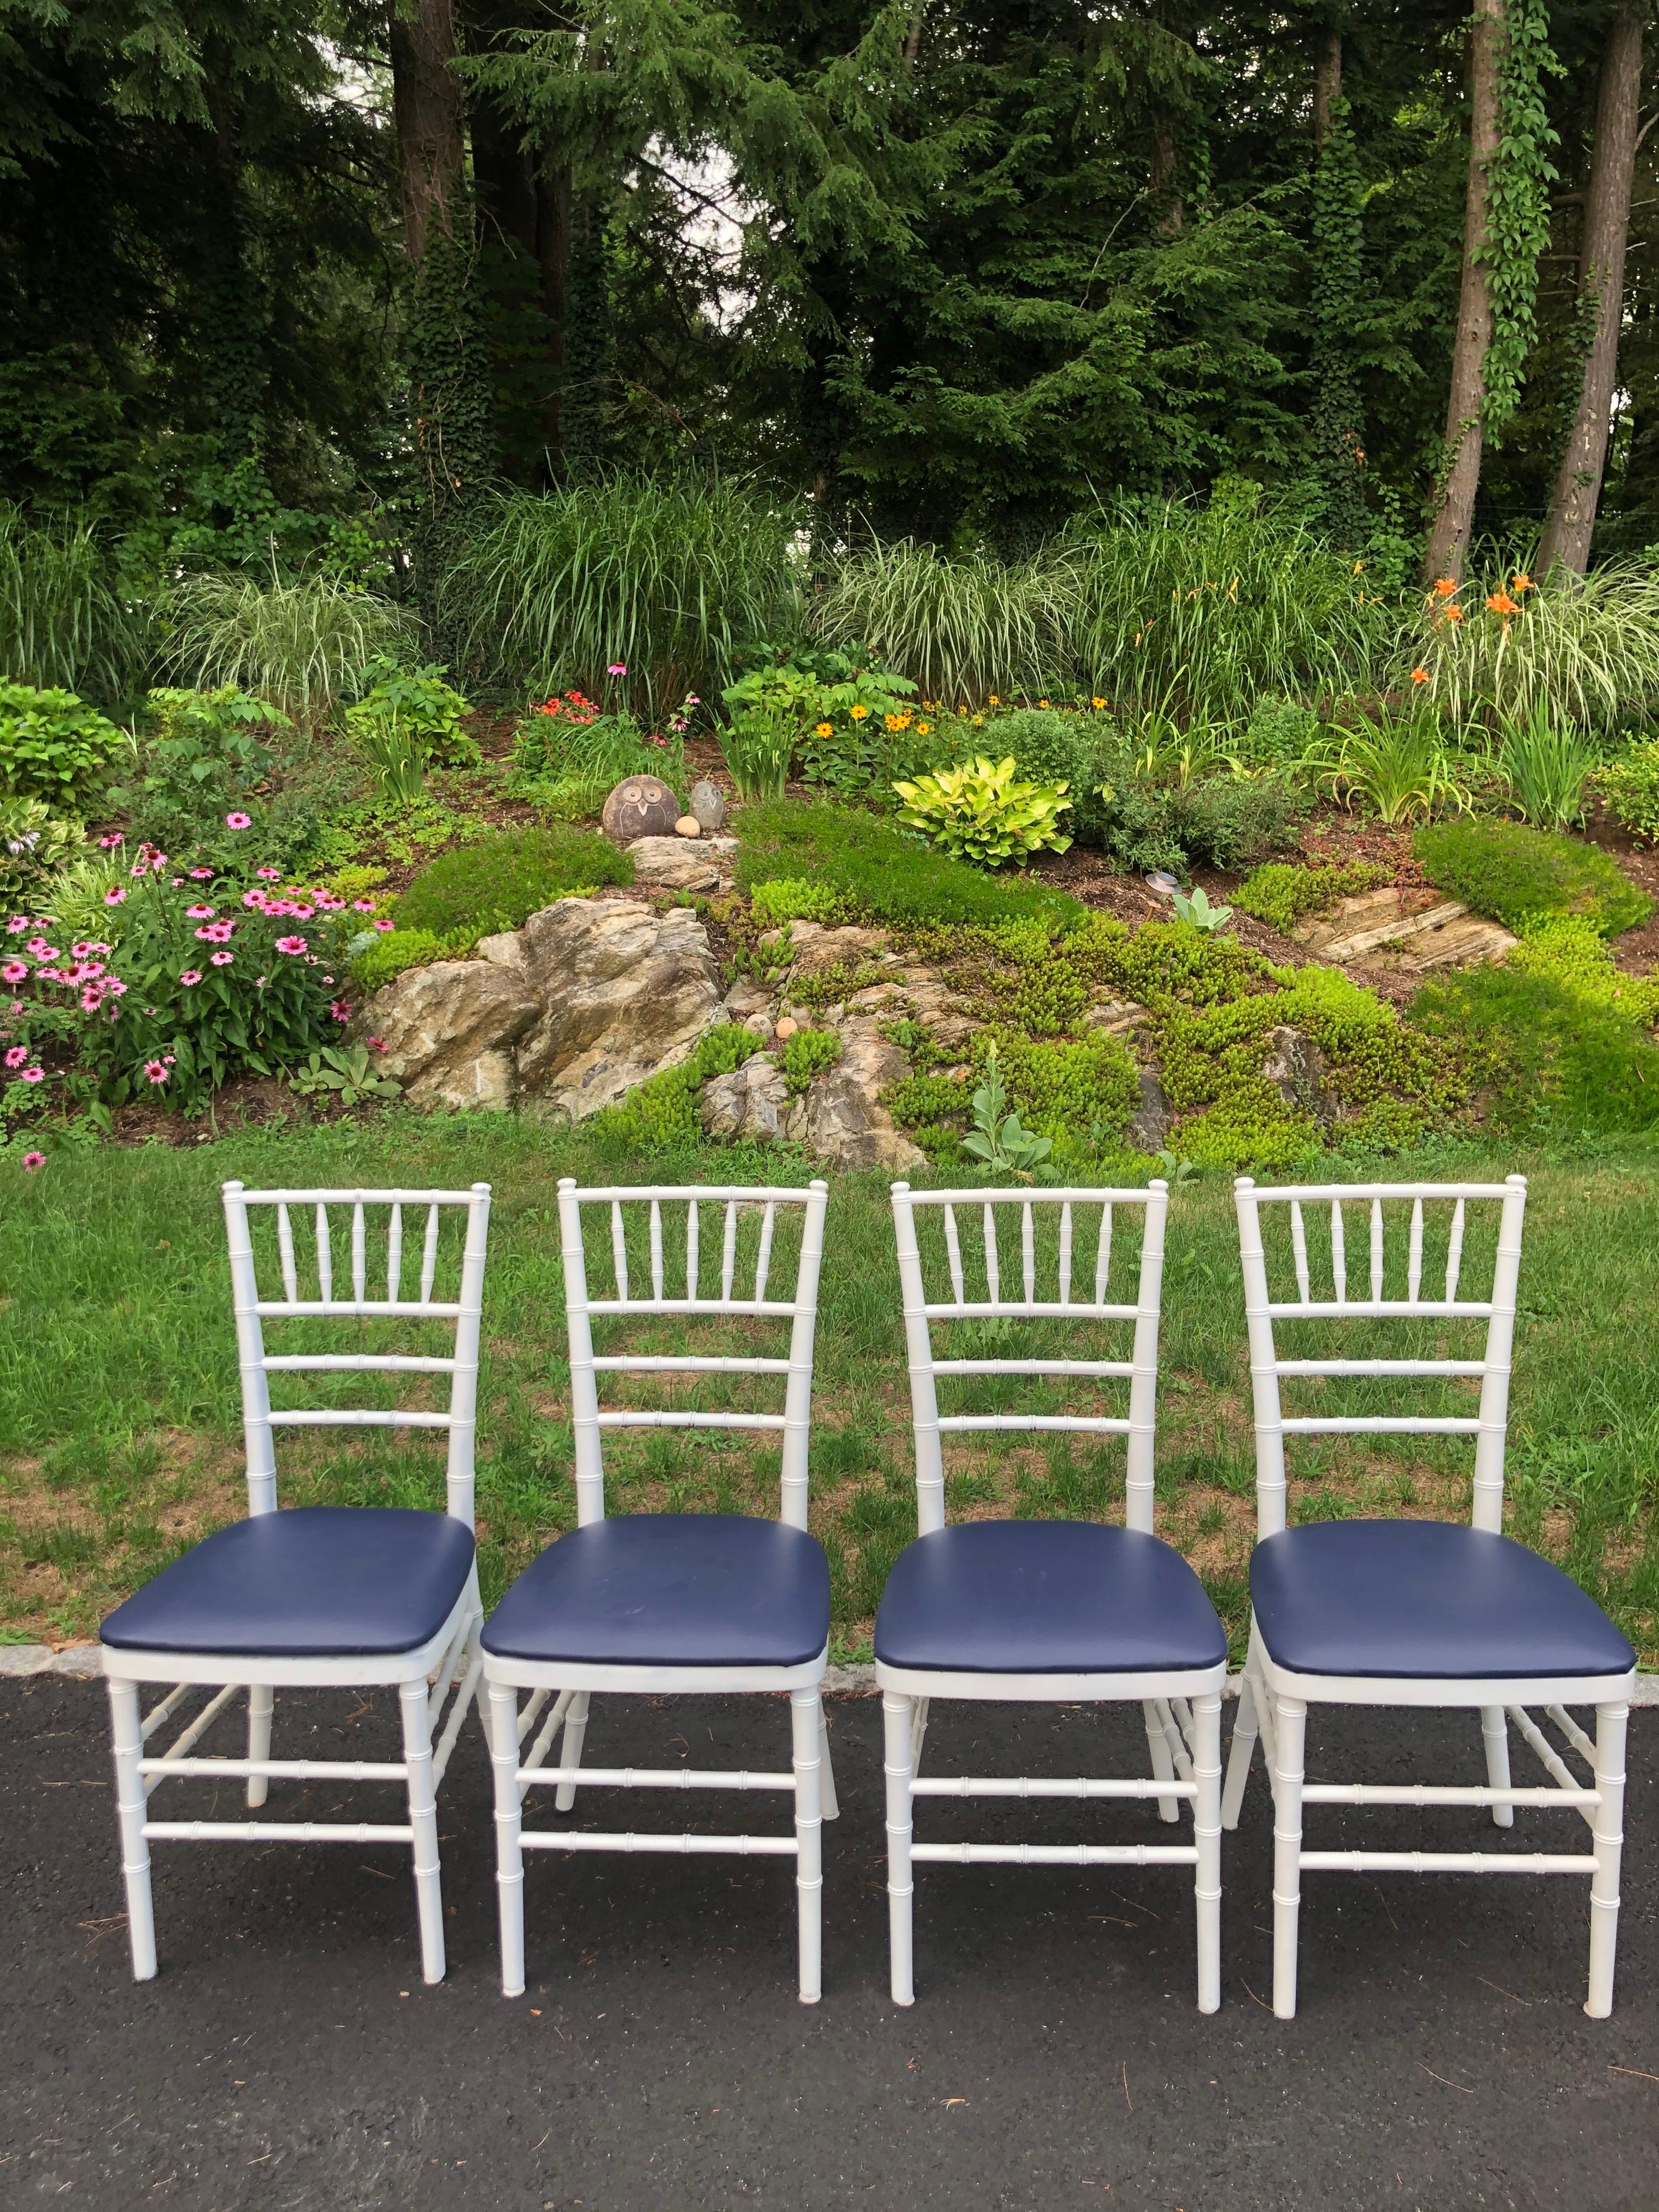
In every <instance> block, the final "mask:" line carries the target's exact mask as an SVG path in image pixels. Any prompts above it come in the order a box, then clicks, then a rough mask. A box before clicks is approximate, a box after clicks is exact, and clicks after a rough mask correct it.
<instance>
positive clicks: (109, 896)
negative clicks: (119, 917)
mask: <svg viewBox="0 0 1659 2212" xmlns="http://www.w3.org/2000/svg"><path fill="white" fill-rule="evenodd" d="M125 896H126V891H125V888H124V887H123V886H122V885H121V884H114V885H113V886H112V888H111V889H110V890H106V892H105V893H104V904H105V905H106V906H119V905H120V903H121V902H122V900H123V899H124V898H125Z"/></svg>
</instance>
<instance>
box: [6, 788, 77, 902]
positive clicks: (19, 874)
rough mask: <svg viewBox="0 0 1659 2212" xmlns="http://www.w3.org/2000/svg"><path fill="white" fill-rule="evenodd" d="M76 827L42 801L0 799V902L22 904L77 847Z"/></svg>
mask: <svg viewBox="0 0 1659 2212" xmlns="http://www.w3.org/2000/svg"><path fill="white" fill-rule="evenodd" d="M80 843H81V831H80V828H79V825H78V824H77V823H73V822H67V821H65V820H64V817H62V816H61V815H58V814H54V813H53V812H52V809H51V808H50V807H49V806H48V805H46V802H45V800H44V799H4V798H0V902H8V903H10V904H14V905H21V903H22V902H23V899H24V897H25V896H26V895H27V896H28V897H31V898H33V896H35V893H36V890H37V889H38V887H39V885H40V884H41V883H42V882H43V881H44V879H45V878H47V877H49V876H50V875H52V873H53V872H55V871H56V870H57V869H58V868H59V867H61V866H63V865H64V862H65V861H66V860H69V859H70V857H71V855H72V854H75V853H76V851H77V850H78V849H79V847H80Z"/></svg>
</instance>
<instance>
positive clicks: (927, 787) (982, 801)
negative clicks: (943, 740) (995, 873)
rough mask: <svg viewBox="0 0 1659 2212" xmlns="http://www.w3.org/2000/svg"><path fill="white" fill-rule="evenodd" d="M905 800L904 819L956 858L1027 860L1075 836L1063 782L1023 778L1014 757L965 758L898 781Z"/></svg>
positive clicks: (981, 862) (1064, 846)
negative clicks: (1065, 822) (1067, 820)
mask: <svg viewBox="0 0 1659 2212" xmlns="http://www.w3.org/2000/svg"><path fill="white" fill-rule="evenodd" d="M893 788H894V790H895V791H896V793H898V795H899V797H900V798H901V799H902V800H903V801H904V804H903V805H902V807H901V808H900V809H899V819H900V821H901V822H903V823H908V826H909V827H910V828H911V829H920V830H921V832H922V833H923V834H924V836H927V838H928V840H929V841H930V842H932V843H933V844H935V845H938V846H939V847H940V848H942V849H943V850H944V851H945V852H947V853H949V854H952V855H953V856H954V857H955V858H956V859H957V860H971V861H973V862H975V864H976V865H977V866H981V867H987V868H994V867H998V866H1000V865H1001V863H1002V862H1003V861H1005V860H1014V861H1016V862H1017V863H1018V864H1019V865H1020V866H1024V863H1025V861H1026V860H1029V859H1030V855H1031V854H1033V853H1043V852H1048V853H1064V852H1066V851H1067V850H1068V849H1069V848H1070V846H1071V842H1072V841H1071V839H1070V838H1069V837H1068V836H1066V835H1065V833H1064V832H1063V831H1062V830H1061V829H1060V816H1061V815H1062V814H1063V813H1065V812H1066V810H1067V809H1068V808H1069V806H1070V805H1071V801H1070V799H1067V797H1066V786H1065V785H1064V784H1063V783H1058V784H1041V783H1021V782H1019V781H1017V780H1016V775H1015V769H1014V757H1013V755H1012V753H1009V754H1008V755H1006V757H1005V758H1003V759H1002V760H1000V761H991V760H987V759H986V758H985V757H983V756H982V755H981V757H980V758H978V759H977V760H973V761H969V762H968V763H965V764H964V765H963V767H961V768H947V769H940V770H939V773H938V774H937V775H924V776H918V777H917V779H916V780H915V782H914V783H896V784H895V785H894V786H893Z"/></svg>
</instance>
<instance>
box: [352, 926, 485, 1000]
mask: <svg viewBox="0 0 1659 2212" xmlns="http://www.w3.org/2000/svg"><path fill="white" fill-rule="evenodd" d="M476 943H477V937H476V936H475V935H474V933H472V932H471V930H466V929H458V930H457V931H455V932H454V933H453V936H449V937H440V936H438V935H437V934H436V933H435V932H434V931H432V930H430V929H388V930H386V932H385V933H384V934H380V933H375V932H373V931H364V932H363V933H362V935H361V936H360V937H357V938H354V939H352V954H351V975H352V981H354V982H355V983H356V986H357V988H358V989H359V990H360V991H362V992H363V993H364V994H368V993H371V992H374V991H379V990H383V989H384V988H385V987H386V984H388V983H390V982H391V981H392V979H393V977H394V976H398V975H402V974H403V972H404V969H406V968H429V967H430V966H431V965H432V963H433V962H434V961H435V960H447V959H449V958H451V957H453V956H454V955H456V954H459V953H463V952H465V951H470V950H471V946H472V945H475V944H476Z"/></svg>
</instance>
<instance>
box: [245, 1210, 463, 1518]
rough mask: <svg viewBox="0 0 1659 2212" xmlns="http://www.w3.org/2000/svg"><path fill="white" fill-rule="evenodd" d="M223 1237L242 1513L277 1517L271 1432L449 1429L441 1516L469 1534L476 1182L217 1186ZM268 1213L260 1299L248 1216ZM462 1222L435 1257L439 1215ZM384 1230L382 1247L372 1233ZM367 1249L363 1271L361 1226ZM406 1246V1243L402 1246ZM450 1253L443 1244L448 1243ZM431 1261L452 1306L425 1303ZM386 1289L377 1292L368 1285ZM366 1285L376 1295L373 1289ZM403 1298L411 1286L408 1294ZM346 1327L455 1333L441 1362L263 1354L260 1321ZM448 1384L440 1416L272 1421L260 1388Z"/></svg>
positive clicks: (352, 1411)
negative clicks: (394, 1325)
mask: <svg viewBox="0 0 1659 2212" xmlns="http://www.w3.org/2000/svg"><path fill="white" fill-rule="evenodd" d="M224 1200H225V1227H226V1230H227V1231H228V1235H229V1239H230V1281H231V1292H232V1296H233V1298H234V1304H235V1309H236V1345H237V1352H238V1355H239V1358H240V1364H241V1374H242V1431H243V1434H244V1436H245V1437H246V1441H247V1498H248V1511H249V1512H250V1513H274V1512H275V1511H276V1451H275V1438H274V1436H273V1434H272V1431H274V1430H276V1429H278V1428H308V1429H319V1428H352V1429H362V1428H403V1429H447V1431H448V1432H449V1453H448V1462H447V1480H446V1497H445V1504H446V1510H447V1511H448V1512H449V1513H451V1514H453V1516H454V1517H455V1519H456V1520H458V1521H465V1522H466V1524H467V1526H468V1527H469V1528H471V1525H472V1492H473V1474H472V1469H473V1444H474V1433H475V1430H476V1427H477V1400H478V1325H479V1319H480V1316H481V1314H482V1312H483V1277H484V1246H485V1240H486V1238H487V1237H488V1235H489V1184H488V1183H487V1182H475V1183H474V1184H473V1186H472V1188H471V1190H462V1191H456V1190H245V1189H244V1188H243V1187H242V1185H241V1184H240V1182H228V1183H226V1184H225V1186H224ZM256 1206H258V1207H268V1208H270V1210H271V1211H272V1212H274V1213H275V1216H276V1267H277V1272H278V1273H279V1274H280V1278H281V1281H282V1289H283V1295H282V1296H281V1297H270V1298H262V1297H260V1295H259V1283H258V1271H257V1267H256V1263H255V1257H254V1250H253V1234H252V1222H251V1220H250V1218H249V1215H250V1209H251V1208H253V1207H256ZM337 1207H349V1210H350V1221H349V1230H348V1231H347V1237H346V1239H345V1245H346V1249H345V1250H344V1251H343V1252H341V1253H340V1254H339V1255H338V1261H339V1273H341V1274H342V1275H344V1276H349V1281H350V1285H351V1287H350V1291H349V1294H348V1293H347V1292H346V1291H344V1290H343V1289H342V1290H341V1291H338V1292H337V1291H336V1287H335V1277H336V1267H337V1255H336V1246H335V1235H334V1230H333V1228H332V1227H331V1218H330V1214H331V1208H337ZM405 1207H410V1208H414V1209H416V1210H417V1211H418V1210H421V1209H423V1210H424V1212H425V1215H426V1219H425V1223H424V1225H423V1231H421V1230H417V1231H416V1235H417V1236H418V1237H420V1239H421V1249H420V1261H419V1279H418V1281H419V1286H418V1289H417V1290H416V1292H415V1295H414V1296H413V1297H405V1296H404V1290H405V1276H406V1274H409V1273H412V1272H413V1259H412V1255H411V1256H410V1261H409V1262H408V1263H407V1264H406V1262H405V1250H404V1208H405ZM298 1208H304V1209H309V1210H310V1211H311V1219H310V1221H309V1223H308V1224H307V1228H308V1231H309V1237H308V1238H307V1237H305V1236H304V1235H302V1238H301V1242H302V1244H303V1243H307V1242H308V1243H309V1248H310V1249H308V1250H307V1251H305V1252H304V1254H303V1259H304V1263H305V1281H304V1283H303V1284H302V1283H301V1255H298V1254H296V1249H295V1235H294V1218H293V1212H292V1209H298ZM446 1212H459V1213H461V1214H462V1215H464V1217H465V1234H464V1241H463V1242H462V1244H461V1249H460V1253H459V1267H458V1266H457V1263H456V1261H455V1259H454V1257H453V1255H450V1254H448V1253H446V1252H444V1251H443V1250H442V1249H441V1224H442V1220H443V1217H444V1215H445V1214H446ZM382 1216H383V1217H384V1218H385V1223H386V1234H385V1243H384V1245H382V1243H381V1242H380V1234H379V1229H380V1218H381V1217H382ZM371 1217H372V1218H373V1219H374V1237H373V1243H374V1253H373V1257H372V1264H371V1253H370V1243H371V1233H370V1220H371ZM411 1241H412V1240H411ZM450 1241H452V1242H453V1240H450ZM441 1262H443V1264H444V1269H445V1273H446V1275H447V1276H452V1275H458V1278H459V1279H458V1280H457V1281H456V1284H455V1294H454V1296H453V1297H450V1298H441V1297H435V1295H434V1293H435V1288H436V1285H437V1281H438V1274H439V1268H440V1264H441ZM313 1267H314V1269H315V1274H316V1289H317V1296H316V1297H310V1296H305V1297H302V1296H301V1290H302V1289H304V1290H305V1291H307V1292H308V1291H309V1290H310V1288H311V1275H312V1271H313ZM382 1282H383V1283H384V1285H385V1289H384V1291H380V1290H379V1288H378V1285H380V1283H382ZM371 1283H373V1284H374V1286H375V1287H374V1288H371ZM410 1287H413V1285H410ZM334 1315H339V1316H342V1317H343V1316H348V1315H349V1316H352V1317H354V1318H356V1319H358V1320H394V1321H402V1320H407V1321H427V1322H430V1321H447V1322H453V1323H454V1325H455V1340H454V1350H453V1353H451V1354H450V1355H449V1356H448V1357H447V1358H428V1357H426V1356H424V1355H422V1354H416V1353H407V1352H280V1353H270V1352H266V1350H265V1342H264V1322H266V1321H268V1320H284V1321H298V1320H306V1319H317V1318H320V1317H330V1316H334ZM352 1372H356V1373H362V1374H378V1375H447V1376H449V1378H450V1389H449V1406H448V1409H447V1412H444V1413H424V1412H415V1411H404V1410H403V1409H401V1408H398V1407H390V1408H386V1409H381V1408H380V1407H319V1408H316V1409H304V1410H300V1409H295V1410H284V1411H282V1412H278V1413H273V1412H272V1411H271V1407H270V1383H269V1378H270V1376H272V1375H299V1374H307V1373H312V1374H318V1373H321V1374H331V1375H338V1374H346V1373H352Z"/></svg>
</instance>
